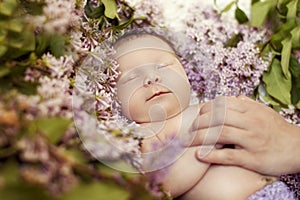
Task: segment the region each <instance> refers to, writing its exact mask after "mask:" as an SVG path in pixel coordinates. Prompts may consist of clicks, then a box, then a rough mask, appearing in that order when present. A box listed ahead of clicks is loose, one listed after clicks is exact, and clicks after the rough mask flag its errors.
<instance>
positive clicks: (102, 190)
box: [58, 182, 129, 200]
mask: <svg viewBox="0 0 300 200" xmlns="http://www.w3.org/2000/svg"><path fill="white" fill-rule="evenodd" d="M87 197H88V199H89V200H99V199H109V200H127V199H129V193H128V192H127V191H126V190H124V189H123V188H121V187H119V186H117V185H114V184H109V183H104V182H91V183H81V184H80V185H78V186H77V187H76V188H74V190H72V191H71V192H69V193H67V194H66V195H64V196H62V197H61V198H58V200H82V199H86V198H87Z"/></svg>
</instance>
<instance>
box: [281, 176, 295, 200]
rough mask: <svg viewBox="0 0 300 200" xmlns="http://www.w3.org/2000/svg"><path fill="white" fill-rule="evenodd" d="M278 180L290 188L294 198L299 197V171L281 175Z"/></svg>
mask: <svg viewBox="0 0 300 200" xmlns="http://www.w3.org/2000/svg"><path fill="white" fill-rule="evenodd" d="M280 180H281V181H282V182H284V183H285V184H286V185H287V186H288V187H289V188H290V190H291V191H292V192H293V193H294V195H295V197H296V199H300V173H298V174H287V175H282V176H280Z"/></svg>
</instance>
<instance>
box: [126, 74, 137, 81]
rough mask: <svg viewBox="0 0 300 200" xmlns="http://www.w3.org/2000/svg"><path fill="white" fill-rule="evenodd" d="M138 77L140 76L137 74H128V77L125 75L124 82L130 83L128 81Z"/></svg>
mask: <svg viewBox="0 0 300 200" xmlns="http://www.w3.org/2000/svg"><path fill="white" fill-rule="evenodd" d="M136 78H138V76H137V75H135V74H132V75H129V76H126V77H124V80H123V83H128V82H130V81H133V80H135V79H136Z"/></svg>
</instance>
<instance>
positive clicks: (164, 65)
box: [157, 64, 168, 69]
mask: <svg viewBox="0 0 300 200" xmlns="http://www.w3.org/2000/svg"><path fill="white" fill-rule="evenodd" d="M167 66H168V64H159V65H157V69H162V68H165V67H167Z"/></svg>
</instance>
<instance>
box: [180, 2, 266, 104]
mask: <svg viewBox="0 0 300 200" xmlns="http://www.w3.org/2000/svg"><path fill="white" fill-rule="evenodd" d="M189 13H190V17H188V18H187V21H186V25H187V27H188V28H187V29H186V34H187V35H188V40H186V45H185V47H184V48H181V52H179V54H180V55H181V57H182V59H183V64H184V66H185V68H186V72H187V75H188V78H189V80H190V83H191V86H192V89H193V90H194V91H196V92H197V93H198V94H199V96H200V97H202V101H206V100H211V99H213V98H215V97H217V96H219V95H230V96H231V95H234V96H237V95H240V94H244V95H248V96H249V95H252V94H253V92H254V89H255V88H256V87H257V86H258V85H259V83H260V78H261V76H262V73H263V72H264V71H265V70H266V69H267V67H268V65H269V62H268V61H265V60H263V59H262V58H261V57H260V50H259V49H258V47H257V45H258V44H260V43H262V42H265V41H266V40H267V36H266V35H267V34H266V31H265V30H257V29H253V28H249V27H247V26H243V25H239V24H238V23H237V22H236V21H230V20H227V21H223V20H222V19H221V18H220V16H218V15H217V14H216V12H215V11H213V10H212V9H206V10H202V9H201V8H199V7H195V8H193V9H192V10H191V11H190V12H189ZM195 22H201V23H195ZM250 32H251V34H250ZM233 38H235V39H233ZM231 40H232V43H231V44H230V43H229V41H231Z"/></svg>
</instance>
